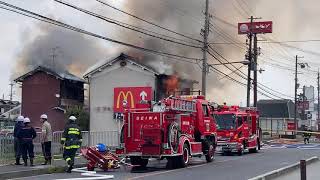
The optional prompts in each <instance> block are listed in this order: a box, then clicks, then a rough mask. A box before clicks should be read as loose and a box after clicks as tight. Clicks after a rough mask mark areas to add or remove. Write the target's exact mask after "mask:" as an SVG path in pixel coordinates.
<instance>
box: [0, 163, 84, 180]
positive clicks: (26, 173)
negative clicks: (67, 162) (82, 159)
mask: <svg viewBox="0 0 320 180" xmlns="http://www.w3.org/2000/svg"><path fill="white" fill-rule="evenodd" d="M83 166H86V164H76V165H75V168H80V167H83ZM65 168H66V166H49V167H46V168H40V169H30V170H21V171H10V172H1V173H0V179H14V178H23V177H30V176H38V175H43V174H52V173H58V172H63V171H64V169H65Z"/></svg>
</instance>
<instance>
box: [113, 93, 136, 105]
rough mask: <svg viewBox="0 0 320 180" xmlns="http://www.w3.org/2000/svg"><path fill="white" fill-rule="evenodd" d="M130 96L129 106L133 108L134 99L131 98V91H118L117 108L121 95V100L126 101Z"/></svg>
mask: <svg viewBox="0 0 320 180" xmlns="http://www.w3.org/2000/svg"><path fill="white" fill-rule="evenodd" d="M129 96H130V105H131V106H130V107H131V108H134V99H133V95H132V92H131V91H128V92H126V93H124V92H123V91H120V93H119V94H118V97H117V106H116V107H117V108H120V100H121V97H123V100H124V101H127V102H128V98H129Z"/></svg>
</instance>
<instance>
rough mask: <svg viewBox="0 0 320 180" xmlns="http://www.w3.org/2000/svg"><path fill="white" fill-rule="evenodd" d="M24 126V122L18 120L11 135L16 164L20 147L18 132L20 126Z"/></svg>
mask: <svg viewBox="0 0 320 180" xmlns="http://www.w3.org/2000/svg"><path fill="white" fill-rule="evenodd" d="M23 127H24V124H23V122H22V121H18V122H17V123H16V124H15V126H14V130H13V137H14V153H15V157H16V164H17V165H18V164H20V162H19V161H20V157H21V148H20V140H19V138H18V132H19V131H20V129H21V128H23Z"/></svg>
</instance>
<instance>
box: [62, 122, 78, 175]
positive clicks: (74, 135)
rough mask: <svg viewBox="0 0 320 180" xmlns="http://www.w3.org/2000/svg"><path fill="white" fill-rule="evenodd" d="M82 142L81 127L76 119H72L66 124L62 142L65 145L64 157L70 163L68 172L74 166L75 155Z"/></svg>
mask: <svg viewBox="0 0 320 180" xmlns="http://www.w3.org/2000/svg"><path fill="white" fill-rule="evenodd" d="M81 143H82V135H81V130H80V127H79V126H78V125H77V124H76V123H75V122H74V121H70V122H69V124H67V125H66V127H65V129H64V132H63V134H62V138H61V144H63V145H64V151H63V158H64V159H65V160H66V162H67V164H68V170H67V172H71V169H72V168H73V164H74V157H75V156H76V152H77V150H78V149H79V148H80V146H81Z"/></svg>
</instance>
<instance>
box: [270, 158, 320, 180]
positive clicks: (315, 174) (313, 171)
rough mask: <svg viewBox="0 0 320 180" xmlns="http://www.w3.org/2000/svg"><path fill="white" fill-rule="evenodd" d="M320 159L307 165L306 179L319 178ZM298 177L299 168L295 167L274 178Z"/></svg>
mask: <svg viewBox="0 0 320 180" xmlns="http://www.w3.org/2000/svg"><path fill="white" fill-rule="evenodd" d="M319 170H320V161H318V162H316V163H312V164H310V165H308V166H307V179H308V180H319V179H320V171H319ZM298 179H300V169H297V170H295V171H293V172H290V173H288V174H285V175H282V176H279V177H277V178H275V179H274V180H298Z"/></svg>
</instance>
